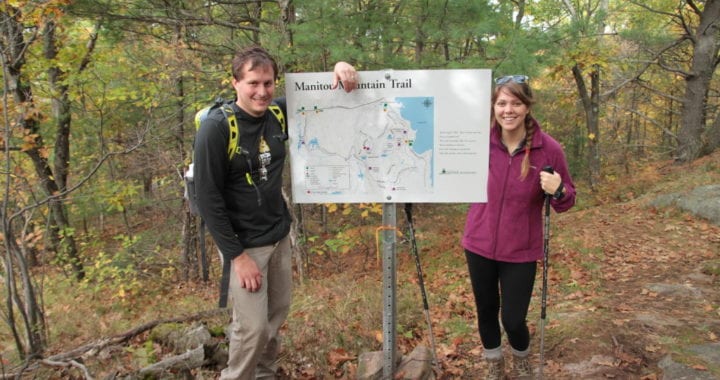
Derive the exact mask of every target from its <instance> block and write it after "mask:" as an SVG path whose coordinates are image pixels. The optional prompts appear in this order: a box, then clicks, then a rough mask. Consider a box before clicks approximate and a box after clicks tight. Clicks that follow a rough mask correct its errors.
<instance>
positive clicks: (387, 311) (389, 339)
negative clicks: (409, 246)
mask: <svg viewBox="0 0 720 380" xmlns="http://www.w3.org/2000/svg"><path fill="white" fill-rule="evenodd" d="M396 220H397V218H396V205H395V203H385V204H383V217H382V223H383V226H384V227H385V228H384V229H383V239H382V253H383V255H382V257H383V259H382V265H383V363H384V364H383V379H384V380H391V379H393V377H394V376H395V363H396V361H395V354H396V350H395V347H396V344H395V331H396V317H395V316H396V314H397V313H396V312H397V306H396V303H395V287H396V282H397V278H396V271H395V251H396V239H397V238H396V236H397V235H396V229H395V227H396V225H397V223H396Z"/></svg>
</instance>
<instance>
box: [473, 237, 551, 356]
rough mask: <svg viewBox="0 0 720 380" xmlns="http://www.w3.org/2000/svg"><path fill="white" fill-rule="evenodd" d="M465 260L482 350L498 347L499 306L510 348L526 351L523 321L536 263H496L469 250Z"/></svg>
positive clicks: (524, 324)
mask: <svg viewBox="0 0 720 380" xmlns="http://www.w3.org/2000/svg"><path fill="white" fill-rule="evenodd" d="M465 258H466V260H467V265H468V271H469V272H470V281H471V282H472V287H473V294H475V307H476V308H477V313H478V329H479V330H480V339H481V340H482V344H483V347H485V348H486V349H489V350H490V349H493V348H498V347H500V343H501V336H500V323H499V322H498V313H499V312H500V307H501V306H502V313H501V317H502V324H503V327H504V328H505V331H506V332H507V335H508V340H509V341H510V346H511V347H512V348H514V349H515V350H517V351H525V350H527V349H528V347H529V346H530V333H529V331H528V327H527V323H526V321H525V319H526V318H527V313H528V307H529V306H530V297H531V296H532V290H533V286H534V284H535V271H536V269H537V263H536V262H534V261H533V262H529V263H507V262H502V261H495V260H490V259H486V258H484V257H482V256H480V255H477V254H474V253H472V252H470V251H468V250H465ZM498 285H499V287H498Z"/></svg>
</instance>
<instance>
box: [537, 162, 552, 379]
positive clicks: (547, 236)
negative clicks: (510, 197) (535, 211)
mask: <svg viewBox="0 0 720 380" xmlns="http://www.w3.org/2000/svg"><path fill="white" fill-rule="evenodd" d="M543 171H544V172H548V173H550V174H552V173H554V172H555V171H554V170H553V168H552V166H545V167H544V168H543ZM549 243H550V194H548V193H545V227H544V228H543V267H542V301H541V308H540V368H539V375H540V376H539V379H540V380H542V379H543V368H544V367H545V316H546V309H547V271H548V265H549V264H548V247H549Z"/></svg>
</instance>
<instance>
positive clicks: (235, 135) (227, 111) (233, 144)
mask: <svg viewBox="0 0 720 380" xmlns="http://www.w3.org/2000/svg"><path fill="white" fill-rule="evenodd" d="M221 109H222V112H223V115H225V120H227V123H228V130H229V131H230V138H228V148H227V153H228V159H229V160H232V159H233V157H234V156H235V152H236V151H237V148H238V147H239V146H240V128H238V123H237V118H236V117H235V111H233V109H232V107H230V105H229V104H227V103H226V104H223V105H222V108H221Z"/></svg>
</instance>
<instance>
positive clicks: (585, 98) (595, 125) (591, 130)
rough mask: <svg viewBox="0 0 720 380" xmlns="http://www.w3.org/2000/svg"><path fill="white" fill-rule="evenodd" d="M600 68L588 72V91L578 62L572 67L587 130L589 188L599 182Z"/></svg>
mask: <svg viewBox="0 0 720 380" xmlns="http://www.w3.org/2000/svg"><path fill="white" fill-rule="evenodd" d="M599 70H600V69H599V68H598V67H597V66H596V67H594V68H593V71H592V72H591V73H590V88H591V90H590V93H588V89H587V85H586V84H585V78H583V75H582V71H581V70H580V67H579V66H578V64H575V66H573V68H572V72H573V76H574V77H575V84H576V85H577V88H578V94H580V98H581V99H582V104H583V110H584V111H585V124H586V127H587V132H588V135H587V136H588V150H587V165H588V171H589V173H588V174H589V180H590V189H591V190H593V191H594V190H595V188H596V187H597V185H598V184H599V182H600V71H599Z"/></svg>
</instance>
